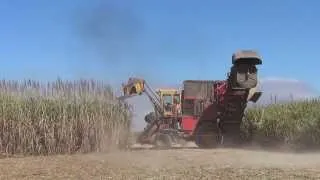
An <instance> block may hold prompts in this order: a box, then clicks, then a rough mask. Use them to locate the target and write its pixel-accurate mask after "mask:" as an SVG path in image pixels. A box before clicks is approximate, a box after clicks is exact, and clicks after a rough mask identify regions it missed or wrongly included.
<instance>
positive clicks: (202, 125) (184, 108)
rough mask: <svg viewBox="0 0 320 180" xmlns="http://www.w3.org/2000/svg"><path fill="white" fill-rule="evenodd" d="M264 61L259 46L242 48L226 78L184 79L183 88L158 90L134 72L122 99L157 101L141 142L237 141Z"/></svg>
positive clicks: (207, 143) (256, 94)
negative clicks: (256, 48)
mask: <svg viewBox="0 0 320 180" xmlns="http://www.w3.org/2000/svg"><path fill="white" fill-rule="evenodd" d="M261 64H262V58H261V57H260V56H259V55H258V53H257V52H256V51H252V50H241V51H238V52H235V53H234V54H233V55H232V66H231V69H230V72H229V73H228V76H227V79H226V80H185V81H183V89H182V90H178V89H159V90H158V91H156V92H155V91H153V90H152V89H151V88H150V86H149V85H148V84H147V83H146V81H145V80H144V79H138V78H130V79H129V81H128V83H127V84H125V85H123V92H124V95H123V96H122V97H120V99H125V98H128V97H132V96H135V95H142V94H146V95H147V96H148V97H149V100H150V101H151V102H152V104H153V106H154V112H151V113H149V114H147V115H146V117H145V121H146V122H147V126H146V128H145V129H144V131H143V132H142V133H141V134H140V135H139V137H138V138H137V141H138V143H141V144H154V145H156V146H165V147H171V146H172V145H173V144H175V143H179V140H181V139H183V140H186V141H194V142H195V144H196V145H197V146H198V147H200V148H215V147H217V146H218V145H220V144H225V145H228V144H230V145H233V144H237V143H238V142H239V140H240V125H241V123H242V120H243V117H244V112H245V108H246V107H247V103H248V102H249V101H251V102H254V103H256V102H257V101H258V99H259V98H260V97H261V95H262V92H260V91H257V84H258V70H257V65H261Z"/></svg>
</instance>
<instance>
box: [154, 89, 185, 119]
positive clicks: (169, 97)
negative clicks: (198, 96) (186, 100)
mask: <svg viewBox="0 0 320 180" xmlns="http://www.w3.org/2000/svg"><path fill="white" fill-rule="evenodd" d="M156 93H157V94H158V96H159V97H160V101H161V104H162V106H163V109H164V117H172V116H177V115H180V113H181V94H180V92H179V91H178V90H177V89H158V90H157V91H156Z"/></svg>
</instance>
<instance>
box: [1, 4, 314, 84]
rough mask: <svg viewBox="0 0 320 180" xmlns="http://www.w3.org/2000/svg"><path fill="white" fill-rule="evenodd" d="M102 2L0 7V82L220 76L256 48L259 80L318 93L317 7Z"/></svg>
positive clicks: (172, 81)
mask: <svg viewBox="0 0 320 180" xmlns="http://www.w3.org/2000/svg"><path fill="white" fill-rule="evenodd" d="M101 2H102V1H97V0H87V1H85V0H78V1H72V0H56V1H43V0H28V1H26V0H15V1H14V0H1V5H0V23H1V25H0V27H1V28H0V59H1V62H2V64H1V66H0V78H5V79H23V78H33V79H40V80H52V79H55V78H56V77H57V76H60V77H62V78H67V79H74V78H79V77H84V78H97V79H103V80H106V81H109V82H111V83H113V84H117V83H118V82H120V81H124V80H126V79H127V77H128V76H131V75H135V76H143V77H145V78H146V79H147V80H150V81H159V82H161V83H168V84H177V83H180V82H181V81H182V80H184V79H223V78H225V75H226V72H227V71H228V70H229V67H230V64H231V54H232V53H233V52H234V51H235V50H238V49H243V48H244V49H246V48H252V49H256V50H258V51H259V52H260V53H261V55H262V56H263V58H264V64H263V66H261V69H260V76H261V77H262V78H264V77H282V78H294V79H299V80H302V81H304V82H307V83H309V84H312V85H313V86H315V87H316V88H317V89H320V83H319V82H320V81H318V82H317V81H315V77H316V76H315V74H318V72H319V50H320V49H319V47H320V36H319V32H320V24H319V23H320V21H319V18H320V13H319V11H318V7H319V5H320V4H319V3H320V2H318V1H308V2H306V1H298V0H295V1H294V0H292V1H288V0H283V1H276V0H269V1H253V0H243V1H236V0H233V1H231V0H224V1H222V0H220V1H214V0H211V1H209V0H202V1H198V2H197V1H190V0H184V1H182V0H175V1H169V0H161V1H147V0H136V1H134V3H133V1H129V0H127V1H125V0H118V1H117V2H116V1H108V2H107V3H101ZM317 11H318V12H317ZM112 15H113V16H112ZM170 72H171V73H170Z"/></svg>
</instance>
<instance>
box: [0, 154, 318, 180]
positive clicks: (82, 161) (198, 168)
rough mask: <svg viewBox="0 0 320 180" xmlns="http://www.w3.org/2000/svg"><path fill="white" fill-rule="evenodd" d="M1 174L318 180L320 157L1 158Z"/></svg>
mask: <svg viewBox="0 0 320 180" xmlns="http://www.w3.org/2000/svg"><path fill="white" fill-rule="evenodd" d="M317 167H318V168H317ZM0 169H1V176H0V179H138V178H139V177H140V179H232V178H233V179H317V178H318V179H319V178H320V153H318V154H317V153H309V154H289V153H279V152H278V153H276V152H263V151H252V150H239V149H237V150H235V149H215V150H200V149H176V150H140V151H133V152H114V153H108V154H87V155H73V156H50V157H27V158H10V159H1V160H0Z"/></svg>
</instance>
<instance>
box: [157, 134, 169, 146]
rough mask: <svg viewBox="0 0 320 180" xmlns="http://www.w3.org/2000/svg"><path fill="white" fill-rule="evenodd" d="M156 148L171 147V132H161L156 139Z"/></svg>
mask: <svg viewBox="0 0 320 180" xmlns="http://www.w3.org/2000/svg"><path fill="white" fill-rule="evenodd" d="M155 146H156V148H171V146H172V139H171V137H170V135H169V134H163V133H159V134H158V135H157V136H156V139H155Z"/></svg>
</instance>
